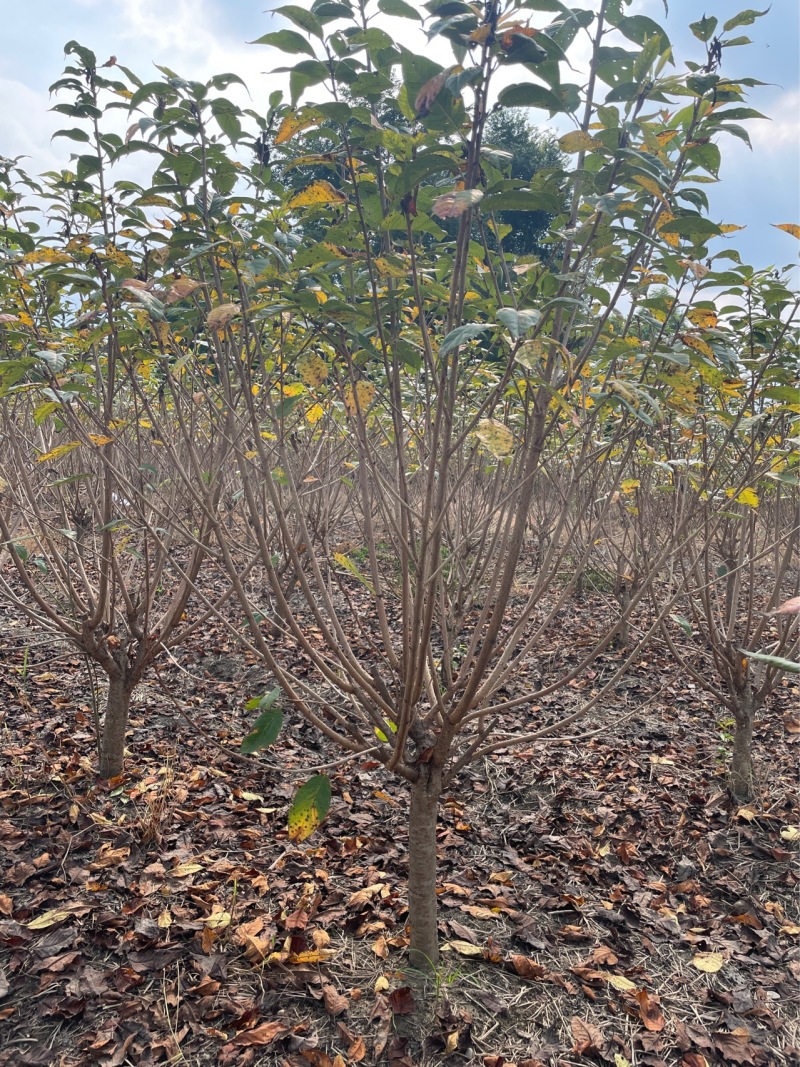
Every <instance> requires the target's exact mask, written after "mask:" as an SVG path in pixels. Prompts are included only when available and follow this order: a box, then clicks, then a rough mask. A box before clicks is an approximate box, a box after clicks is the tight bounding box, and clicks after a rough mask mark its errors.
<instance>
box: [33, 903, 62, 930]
mask: <svg viewBox="0 0 800 1067" xmlns="http://www.w3.org/2000/svg"><path fill="white" fill-rule="evenodd" d="M71 914H72V913H71V912H69V911H62V910H61V909H60V908H51V910H50V911H45V912H42V914H41V915H40V916H38V918H36V919H33V920H32V921H31V922H29V923H27V924H26V925H27V927H28V929H29V930H46V929H47V928H48V926H55V925H56V923H63V922H64V920H65V919H69V918H70V916H71Z"/></svg>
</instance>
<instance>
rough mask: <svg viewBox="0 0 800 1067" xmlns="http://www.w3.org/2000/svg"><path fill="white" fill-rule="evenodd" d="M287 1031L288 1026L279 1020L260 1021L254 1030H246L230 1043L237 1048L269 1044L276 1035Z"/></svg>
mask: <svg viewBox="0 0 800 1067" xmlns="http://www.w3.org/2000/svg"><path fill="white" fill-rule="evenodd" d="M288 1033H289V1028H288V1027H287V1026H285V1025H284V1023H280V1022H277V1021H275V1022H271V1023H262V1024H261V1026H257V1027H256V1028H255V1029H254V1030H246V1031H245V1032H244V1033H243V1034H239V1035H238V1036H237V1037H235V1038H234V1039H233V1041H232V1042H231V1044H232V1045H236V1046H237V1047H239V1048H248V1047H250V1046H251V1045H257V1046H259V1047H261V1046H262V1045H271V1044H272V1042H273V1041H274V1040H275V1038H276V1037H282V1036H283V1035H284V1034H288Z"/></svg>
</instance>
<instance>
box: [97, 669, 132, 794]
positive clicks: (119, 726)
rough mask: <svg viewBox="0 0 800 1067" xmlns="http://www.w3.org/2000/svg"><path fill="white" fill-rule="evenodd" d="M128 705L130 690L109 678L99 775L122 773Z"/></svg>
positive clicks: (109, 775)
mask: <svg viewBox="0 0 800 1067" xmlns="http://www.w3.org/2000/svg"><path fill="white" fill-rule="evenodd" d="M130 706H131V694H130V692H129V691H128V690H127V689H126V688H125V686H124V685H123V684H122V682H120V681H118V680H116V679H111V681H110V683H109V686H108V697H107V699H106V711H105V716H104V718H103V732H102V735H101V737H100V775H101V777H103V778H116V776H117V775H118V774H122V768H123V766H124V763H125V732H126V731H127V729H128V712H129V711H130Z"/></svg>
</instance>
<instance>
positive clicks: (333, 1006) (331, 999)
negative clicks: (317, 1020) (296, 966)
mask: <svg viewBox="0 0 800 1067" xmlns="http://www.w3.org/2000/svg"><path fill="white" fill-rule="evenodd" d="M322 999H323V1001H324V1002H325V1008H326V1010H327V1011H328V1013H329V1014H330V1015H341V1013H342V1012H343V1011H347V1009H348V1008H349V1007H350V1001H349V1000H348V998H347V997H345V996H342V994H341V993H338V992H337V991H336V989H334V987H333V986H332V985H323V987H322Z"/></svg>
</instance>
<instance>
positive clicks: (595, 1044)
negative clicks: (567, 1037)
mask: <svg viewBox="0 0 800 1067" xmlns="http://www.w3.org/2000/svg"><path fill="white" fill-rule="evenodd" d="M570 1026H571V1028H572V1037H573V1040H574V1041H575V1047H574V1048H573V1050H572V1051H573V1052H576V1053H577V1054H578V1055H579V1056H583V1055H585V1054H586V1053H587V1052H599V1051H600V1050H601V1049H602V1047H603V1045H604V1044H605V1039H604V1038H603V1035H602V1033H601V1032H600V1030H598V1028H597V1027H596V1026H595V1025H594V1023H590V1022H587V1021H586V1020H584V1019H581V1018H580V1016H578V1015H573V1017H572V1022H571V1023H570Z"/></svg>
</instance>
